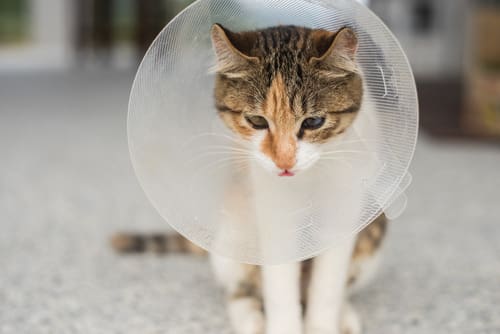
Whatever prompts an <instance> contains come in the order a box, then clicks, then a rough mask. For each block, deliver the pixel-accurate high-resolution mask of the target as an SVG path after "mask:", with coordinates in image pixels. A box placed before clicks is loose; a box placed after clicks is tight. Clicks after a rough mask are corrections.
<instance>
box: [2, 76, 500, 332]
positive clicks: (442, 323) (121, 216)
mask: <svg viewBox="0 0 500 334" xmlns="http://www.w3.org/2000/svg"><path fill="white" fill-rule="evenodd" d="M131 80H132V76H131V74H119V73H109V72H101V73H99V72H78V71H75V72H70V73H59V74H47V73H38V74H20V75H10V76H5V75H3V76H0V333H2V334H10V333H16V334H18V333H51V334H52V333H54V334H57V333H141V334H142V333H145V334H149V333H151V334H152V333H174V334H197V333H204V334H229V333H231V331H230V330H229V328H228V322H227V317H226V315H225V311H224V307H223V300H222V295H221V293H220V291H218V290H217V288H216V287H215V285H214V282H213V279H212V275H211V273H210V268H209V265H208V263H207V262H206V260H204V259H197V258H191V257H184V256H171V257H164V258H159V257H156V256H132V257H120V256H117V255H115V254H113V252H111V251H110V249H109V248H108V243H107V240H108V238H109V236H110V235H111V234H112V233H113V232H115V231H120V230H139V231H158V230H159V231H162V230H166V229H167V226H166V223H164V222H163V221H162V219H161V218H160V217H159V216H158V215H157V214H156V212H155V211H154V209H153V208H152V206H151V205H150V204H149V203H148V202H147V200H146V198H145V196H144V195H143V193H142V190H141V189H140V187H139V186H138V184H137V182H136V179H135V176H134V175H133V172H132V168H131V166H130V163H129V158H128V150H127V145H126V106H127V98H128V92H129V89H130V85H131ZM437 102H438V101H437ZM412 174H413V176H414V182H413V184H412V186H411V188H410V189H409V191H408V197H409V204H408V208H407V210H406V211H405V213H404V214H403V215H402V216H401V217H400V218H398V219H397V220H396V221H394V222H393V223H392V224H391V226H390V229H391V230H390V236H389V239H388V242H387V244H386V249H385V257H384V262H383V264H382V266H381V268H380V272H379V274H378V276H377V278H376V280H375V282H373V284H372V285H371V286H370V287H369V288H367V289H366V290H364V291H362V292H360V293H359V294H358V295H356V296H355V298H354V302H355V304H356V306H357V307H358V309H359V311H360V313H361V315H362V317H363V320H364V323H365V328H366V333H367V334H392V333H395V334H416V333H418V334H427V333H460V334H462V333H463V334H469V333H471V334H472V333H500V218H499V216H498V215H499V213H500V146H499V145H496V146H495V145H492V144H489V145H488V144H478V143H470V142H469V143H468V142H461V141H453V142H452V141H450V142H441V141H436V140H434V139H431V138H428V137H425V136H422V138H421V140H420V143H419V145H418V148H417V153H416V157H415V161H414V164H413V166H412Z"/></svg>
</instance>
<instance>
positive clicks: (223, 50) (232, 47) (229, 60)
mask: <svg viewBox="0 0 500 334" xmlns="http://www.w3.org/2000/svg"><path fill="white" fill-rule="evenodd" d="M211 37H212V45H213V47H214V50H215V54H216V55H217V65H216V68H215V71H216V72H218V73H223V74H226V75H230V76H231V75H232V76H238V74H239V73H241V71H242V70H243V69H244V68H245V67H246V66H249V65H252V64H256V63H258V62H259V59H258V58H257V57H251V56H249V55H248V50H249V48H250V44H251V42H252V41H251V38H250V37H251V36H250V35H249V34H244V35H243V34H237V33H233V32H231V31H229V30H228V29H226V28H224V27H222V25H220V24H218V23H215V24H214V25H213V26H212V30H211Z"/></svg>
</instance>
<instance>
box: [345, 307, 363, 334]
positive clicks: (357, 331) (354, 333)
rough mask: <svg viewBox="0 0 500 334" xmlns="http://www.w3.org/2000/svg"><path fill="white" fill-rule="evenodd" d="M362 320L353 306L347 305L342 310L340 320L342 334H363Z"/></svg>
mask: <svg viewBox="0 0 500 334" xmlns="http://www.w3.org/2000/svg"><path fill="white" fill-rule="evenodd" d="M361 331H362V327H361V319H360V318H359V315H358V313H357V312H356V310H355V309H354V308H353V307H352V306H351V304H349V303H346V304H345V305H344V307H343V309H342V315H341V318H340V333H341V334H361Z"/></svg>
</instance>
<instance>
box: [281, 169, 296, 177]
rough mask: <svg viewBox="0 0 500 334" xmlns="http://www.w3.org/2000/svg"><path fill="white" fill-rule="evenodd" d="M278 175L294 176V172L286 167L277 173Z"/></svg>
mask: <svg viewBox="0 0 500 334" xmlns="http://www.w3.org/2000/svg"><path fill="white" fill-rule="evenodd" d="M278 176H295V173H294V172H291V171H289V170H288V169H285V170H284V171H282V172H281V173H279V174H278Z"/></svg>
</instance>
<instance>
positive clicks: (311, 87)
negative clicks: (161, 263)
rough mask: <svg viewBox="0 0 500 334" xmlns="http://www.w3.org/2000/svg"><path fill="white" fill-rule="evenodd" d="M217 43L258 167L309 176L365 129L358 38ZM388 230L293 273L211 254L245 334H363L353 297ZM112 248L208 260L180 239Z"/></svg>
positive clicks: (225, 104) (268, 37)
mask: <svg viewBox="0 0 500 334" xmlns="http://www.w3.org/2000/svg"><path fill="white" fill-rule="evenodd" d="M211 40H212V44H213V47H214V50H215V53H216V56H217V66H216V79H215V92H214V95H215V105H216V108H217V110H218V114H219V116H220V119H221V120H222V121H223V123H224V124H225V125H226V126H227V127H228V128H229V129H230V130H231V131H232V132H233V133H234V134H235V135H236V136H238V137H239V138H241V139H242V140H245V141H248V142H251V143H252V147H253V148H254V149H253V151H252V152H253V154H254V155H255V156H256V159H255V161H257V162H258V163H259V165H260V167H261V168H262V170H264V171H265V172H266V173H267V174H268V175H272V176H273V177H276V178H280V177H295V176H296V175H298V174H301V173H303V172H304V171H305V170H307V169H309V168H311V166H313V165H314V164H315V163H316V162H317V160H319V159H321V154H322V153H321V147H322V145H324V144H326V143H328V142H332V141H335V140H336V139H337V138H339V137H340V136H341V135H342V134H343V133H344V132H346V131H347V130H348V129H349V128H350V127H351V126H353V124H354V123H355V122H360V120H358V119H357V118H358V114H359V110H360V108H361V106H362V103H365V102H364V101H365V100H366V99H365V100H364V99H363V96H364V94H363V93H364V89H363V76H362V73H361V71H360V69H359V66H358V64H357V62H356V53H357V49H358V38H357V36H356V34H355V33H354V31H353V30H352V29H350V28H342V29H340V30H338V31H336V32H330V31H327V30H322V29H309V28H305V27H297V26H277V27H271V28H266V29H261V30H256V31H244V32H233V31H231V30H229V29H227V28H225V27H223V26H222V25H220V24H214V25H213V27H212V29H211ZM386 227H387V219H386V217H385V216H384V215H383V214H382V215H380V216H379V217H378V218H377V219H376V220H375V221H374V222H373V223H371V224H370V225H368V226H367V227H365V228H364V229H363V230H362V231H361V232H360V233H359V234H358V235H357V237H352V238H351V239H350V240H347V241H345V242H343V243H341V244H340V245H339V246H338V247H335V248H334V249H332V250H327V251H325V252H323V253H322V254H320V255H318V256H316V257H314V258H313V259H310V260H306V261H302V262H296V263H291V264H284V265H277V266H255V265H249V264H241V263H238V262H235V261H232V260H227V259H224V258H221V257H218V256H216V255H210V258H211V263H212V266H213V270H214V273H215V276H216V278H217V280H218V281H219V282H220V284H221V285H222V288H223V289H224V290H225V293H226V296H227V305H228V312H229V316H230V320H231V323H232V326H233V328H234V331H235V333H237V334H264V333H265V334H303V333H305V334H340V333H341V334H359V333H361V321H360V319H359V317H358V314H357V313H356V311H355V310H354V308H353V307H352V306H351V304H350V303H349V302H348V296H347V292H349V291H351V290H354V289H356V288H359V287H361V286H363V285H364V284H366V283H367V282H368V280H369V279H370V277H371V276H372V275H373V272H374V268H375V267H376V266H375V265H376V263H377V262H378V259H379V253H380V251H379V250H380V246H381V244H382V241H383V239H384V236H385V233H386ZM112 242H113V246H114V247H115V248H116V249H118V250H119V251H122V252H138V251H146V250H153V251H156V252H158V253H169V252H188V253H197V254H204V251H203V250H201V249H199V248H197V247H196V246H195V245H193V244H191V243H189V242H188V241H187V240H185V239H183V238H182V237H180V236H178V235H152V236H149V237H148V236H140V235H133V234H121V235H118V236H116V237H115V238H114V239H113V241H112Z"/></svg>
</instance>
